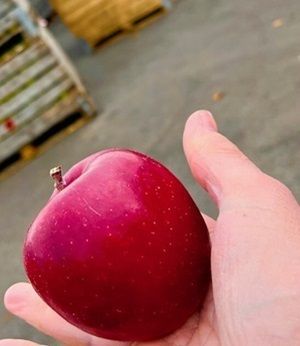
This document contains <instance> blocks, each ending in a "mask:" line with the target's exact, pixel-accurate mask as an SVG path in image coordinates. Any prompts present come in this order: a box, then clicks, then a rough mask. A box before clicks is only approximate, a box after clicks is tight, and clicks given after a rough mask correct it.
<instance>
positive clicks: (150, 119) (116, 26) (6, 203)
mask: <svg viewBox="0 0 300 346" xmlns="http://www.w3.org/2000/svg"><path fill="white" fill-rule="evenodd" d="M28 5H29V3H27V1H25V0H18V1H16V2H14V1H12V0H1V4H0V169H1V173H0V203H1V208H0V213H1V217H0V255H1V258H2V260H1V265H0V278H1V279H0V280H1V281H0V296H1V297H2V296H3V295H4V292H5V290H6V289H7V287H9V285H11V284H13V283H14V282H17V281H20V280H25V276H24V272H23V267H22V242H23V239H24V235H25V232H26V229H27V228H28V226H29V225H30V223H31V222H32V220H33V219H34V217H35V216H36V215H37V213H38V211H39V210H40V209H41V208H42V207H43V206H44V205H45V203H46V201H47V199H48V197H49V195H50V193H51V191H52V188H53V184H52V182H51V180H50V178H49V169H50V168H52V167H53V166H55V165H57V164H58V163H61V164H63V167H64V170H67V169H68V168H69V167H71V166H72V165H73V164H74V163H76V162H77V161H79V160H80V159H82V158H84V157H85V156H87V155H89V154H91V153H93V152H96V151H99V150H101V149H103V148H107V147H116V146H117V147H129V148H134V149H137V150H139V151H143V152H145V153H147V154H150V155H152V156H153V157H155V158H157V159H158V160H160V161H161V162H163V163H164V164H165V165H166V166H168V167H169V168H170V169H171V170H172V171H174V172H175V174H176V175H177V176H178V177H179V178H180V179H181V180H182V181H183V182H184V184H185V185H186V186H187V188H188V190H189V191H190V193H191V194H192V196H193V197H194V199H195V200H196V201H197V203H198V205H199V207H200V208H201V210H203V211H205V212H207V213H210V214H211V215H216V210H215V208H214V206H213V205H212V203H211V202H210V201H209V199H208V198H207V196H206V194H205V193H204V192H203V191H201V190H200V189H199V188H198V187H197V186H196V184H195V183H194V181H193V179H192V177H191V175H190V172H189V170H188V168H187V165H186V162H185V158H184V155H183V151H182V145H181V138H182V131H183V127H184V123H185V121H186V119H187V116H188V115H189V114H190V113H191V112H193V111H194V110H197V109H199V108H206V109H209V110H211V111H212V112H213V113H214V114H215V117H216V119H217V121H218V124H219V128H220V131H221V132H222V133H223V134H225V135H226V136H228V137H229V138H230V139H231V140H232V141H234V142H235V143H236V144H237V145H238V146H239V147H240V148H241V149H242V150H243V151H244V152H246V153H247V155H248V156H250V158H251V159H253V160H254V161H255V162H256V163H257V164H258V165H259V166H260V167H261V168H262V169H263V170H264V171H265V172H267V173H268V174H271V175H273V176H275V177H276V178H278V179H280V180H281V181H283V182H284V183H285V184H286V185H288V186H289V187H290V188H291V189H292V190H293V192H294V194H295V195H296V197H297V198H298V200H299V199H300V184H299V181H300V150H299V146H300V97H299V91H300V47H299V37H300V2H299V0H284V1H282V0H273V1H269V0H251V1H249V0H242V1H228V0H177V1H171V0H168V1H163V0H153V1H152V0H126V1H125V0H114V1H112V0H109V1H105V0H98V1H95V0H93V1H90V0H85V1H82V0H64V1H62V0H52V1H50V2H48V1H47V0H32V1H31V5H32V7H29V6H28ZM41 318H42V316H41ZM7 337H13V338H25V339H31V340H34V341H37V342H40V343H44V344H48V345H56V344H55V342H54V341H53V340H51V339H48V338H47V337H45V336H43V335H41V334H40V333H38V332H37V331H35V330H33V329H32V328H31V327H29V326H27V325H26V324H25V323H23V322H22V321H20V320H18V319H16V318H14V317H13V316H11V315H10V314H9V313H8V312H6V311H5V308H4V306H3V304H2V303H1V304H0V338H7Z"/></svg>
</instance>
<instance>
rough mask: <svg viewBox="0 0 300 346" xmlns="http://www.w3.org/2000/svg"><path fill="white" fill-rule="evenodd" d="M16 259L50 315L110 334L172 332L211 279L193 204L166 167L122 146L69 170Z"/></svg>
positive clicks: (139, 336)
mask: <svg viewBox="0 0 300 346" xmlns="http://www.w3.org/2000/svg"><path fill="white" fill-rule="evenodd" d="M57 174H59V173H57ZM54 175H55V172H54ZM24 264H25V268H26V272H27V275H28V277H29V279H30V281H31V283H32V285H33V286H34V288H35V290H36V291H37V293H38V294H39V295H40V296H41V297H42V299H43V300H44V301H45V302H46V303H47V304H48V305H49V306H50V307H52V308H53V309H54V310H55V311H56V312H57V313H58V314H60V315H61V316H62V317H63V318H64V319H66V320H67V321H69V322H70V323H72V324H73V325H75V326H77V327H79V328H80V329H82V330H84V331H87V332H89V333H91V334H94V335H97V336H100V337H104V338H108V339H114V340H124V341H125V340H130V341H133V340H137V341H144V340H151V339H156V338H160V337H163V336H165V335H167V334H169V333H171V332H173V331H175V330H176V329H177V328H179V327H180V326H181V325H182V324H184V322H185V321H186V320H187V319H188V318H189V317H190V316H191V315H192V314H193V313H194V312H195V311H197V310H198V309H200V308H201V306H202V304H203V302H204V299H205V296H206V293H207V290H208V287H209V284H210V245H209V238H208V232H207V228H206V225H205V223H204V220H203V218H202V216H201V214H200V212H199V210H198V208H197V206H196V205H195V203H194V202H193V200H192V198H191V197H190V195H189V194H188V192H187V191H186V189H185V188H184V187H183V185H182V184H181V183H180V182H179V180H178V179H177V178H176V177H175V176H174V175H173V174H172V173H171V172H170V171H169V170H168V169H166V168H165V167H164V166H162V165H161V164H160V163H158V162H157V161H155V160H153V159H151V158H149V157H147V156H145V155H143V154H140V153H137V152H133V151H130V150H118V149H112V150H107V151H102V152H99V153H97V154H95V155H92V156H90V157H89V158H87V159H85V160H83V161H81V162H80V163H78V164H77V165H75V166H74V167H73V168H72V169H70V171H69V172H68V173H67V174H66V175H65V177H64V181H60V182H58V185H57V189H56V190H55V192H54V194H53V195H52V197H51V199H50V200H49V202H48V204H47V205H46V206H45V208H44V209H43V210H42V211H41V212H40V214H39V215H38V217H37V218H36V220H35V221H34V223H33V224H32V226H31V227H30V229H29V231H28V234H27V238H26V241H25V246H24ZM41 318H42V316H41Z"/></svg>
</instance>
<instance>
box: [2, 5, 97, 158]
mask: <svg viewBox="0 0 300 346" xmlns="http://www.w3.org/2000/svg"><path fill="white" fill-rule="evenodd" d="M83 108H84V109H83ZM75 111H82V112H85V113H90V114H92V113H93V112H94V108H93V104H92V103H91V101H90V98H89V96H88V95H87V94H86V91H85V89H84V87H83V86H82V84H81V83H80V80H79V78H78V76H77V75H76V73H75V72H74V68H73V67H72V66H71V65H70V63H69V61H68V60H67V58H66V57H65V56H64V54H63V52H62V51H61V50H60V48H59V46H57V45H56V43H55V40H54V39H53V37H52V36H51V35H50V33H49V32H48V31H47V29H45V28H42V27H39V25H38V23H37V22H35V19H34V18H32V17H31V16H30V14H29V13H26V11H25V10H24V9H23V8H22V7H19V6H18V5H17V4H16V3H15V2H13V1H11V0H1V4H0V163H1V162H3V161H4V160H6V159H7V158H9V157H10V156H11V155H13V154H14V153H16V152H18V151H19V150H21V149H22V148H23V147H24V146H25V145H27V144H28V143H31V142H32V141H33V140H34V139H36V138H37V137H38V136H40V135H41V134H43V133H44V132H45V131H47V130H48V129H49V128H51V127H52V126H53V125H55V124H56V123H58V122H60V121H61V120H62V119H65V118H66V117H68V116H69V115H71V114H73V113H74V112H75Z"/></svg>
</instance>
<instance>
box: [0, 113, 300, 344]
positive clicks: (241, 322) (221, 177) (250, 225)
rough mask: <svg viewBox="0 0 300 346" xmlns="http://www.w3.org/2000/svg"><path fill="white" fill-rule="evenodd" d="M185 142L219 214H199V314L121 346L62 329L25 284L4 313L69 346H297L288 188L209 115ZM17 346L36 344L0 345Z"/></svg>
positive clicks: (297, 269)
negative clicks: (207, 251)
mask: <svg viewBox="0 0 300 346" xmlns="http://www.w3.org/2000/svg"><path fill="white" fill-rule="evenodd" d="M183 144H184V150H185V154H186V157H187V161H188V163H189V166H190V168H191V171H192V173H193V175H194V177H195V179H196V180H197V182H198V183H199V184H200V186H202V187H203V188H204V189H205V190H206V191H207V192H208V193H209V195H210V196H211V198H212V199H213V200H214V202H215V203H216V204H217V206H218V209H219V216H218V218H217V220H216V221H214V220H212V219H210V218H209V217H205V219H206V222H207V224H208V227H209V231H210V238H211V245H212V256H211V264H212V288H211V291H210V293H209V295H208V297H207V300H206V303H205V306H204V308H203V310H202V311H201V313H198V314H195V315H194V316H192V317H191V318H190V319H189V320H188V321H187V322H186V324H185V325H184V326H183V327H182V328H181V329H180V330H177V331H176V332H175V333H174V334H172V335H170V336H168V337H166V338H164V339H161V340H157V341H153V342H148V343H138V342H133V343H124V342H115V341H109V340H104V339H101V338H97V337H95V336H91V335H89V334H87V333H85V332H82V331H80V330H79V329H77V328H76V327H74V326H72V325H70V324H68V323H67V322H66V321H64V320H63V319H62V318H61V317H60V316H58V315H57V314H56V313H55V312H54V311H52V310H51V309H50V308H49V307H48V306H47V305H46V304H45V303H44V302H43V301H42V300H41V299H40V298H39V297H38V296H37V294H36V293H35V292H34V290H33V288H32V287H31V285H29V284H26V283H19V284H16V285H14V286H12V287H11V288H10V289H9V290H8V291H7V293H6V295H5V305H6V307H7V309H8V310H9V311H10V312H12V313H13V314H15V315H16V316H18V317H20V318H22V319H24V320H25V321H27V322H28V323H29V324H31V325H33V326H34V327H36V328H37V329H39V330H40V331H41V332H43V333H45V334H47V335H50V336H52V337H53V338H55V339H57V340H58V341H59V342H61V343H62V344H64V345H68V346H199V345H207V346H220V345H222V346H241V345H243V346H253V345H256V346H260V345H262V346H265V345H268V346H269V345H272V346H281V345H284V346H293V345H300V207H299V204H298V203H297V201H296V199H295V198H294V197H293V195H292V193H291V192H290V191H289V189H288V188H287V187H286V186H284V185H283V184H282V183H280V182H279V181H277V180H275V179H273V178H271V177H270V176H268V175H266V174H264V173H263V172H262V171H260V170H259V169H258V168H257V167H256V166H255V165H254V164H253V163H252V162H251V161H250V160H249V159H248V158H247V157H246V156H245V155H244V154H242V153H241V152H240V151H239V149H238V148H237V147H236V146H235V145H234V144H233V143H231V142H230V141H229V140H228V139H227V138H225V137H224V136H222V135H221V134H220V133H218V131H217V126H216V123H215V121H214V119H213V117H212V115H211V114H210V113H209V112H207V111H198V112H196V113H194V114H192V115H191V116H190V118H189V119H188V121H187V123H186V127H185V131H184V136H183ZM21 345H22V346H34V345H35V346H36V345H37V344H35V343H32V342H29V341H24V340H2V341H0V346H21Z"/></svg>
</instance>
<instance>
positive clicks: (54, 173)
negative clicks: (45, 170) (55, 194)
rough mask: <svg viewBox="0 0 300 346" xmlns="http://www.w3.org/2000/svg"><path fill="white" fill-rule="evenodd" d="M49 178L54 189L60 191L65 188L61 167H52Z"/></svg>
mask: <svg viewBox="0 0 300 346" xmlns="http://www.w3.org/2000/svg"><path fill="white" fill-rule="evenodd" d="M50 177H51V178H52V179H53V180H54V187H55V188H56V189H57V190H58V191H61V190H63V189H64V188H65V181H64V179H63V176H62V168H61V166H57V167H54V168H52V169H51V170H50Z"/></svg>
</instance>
